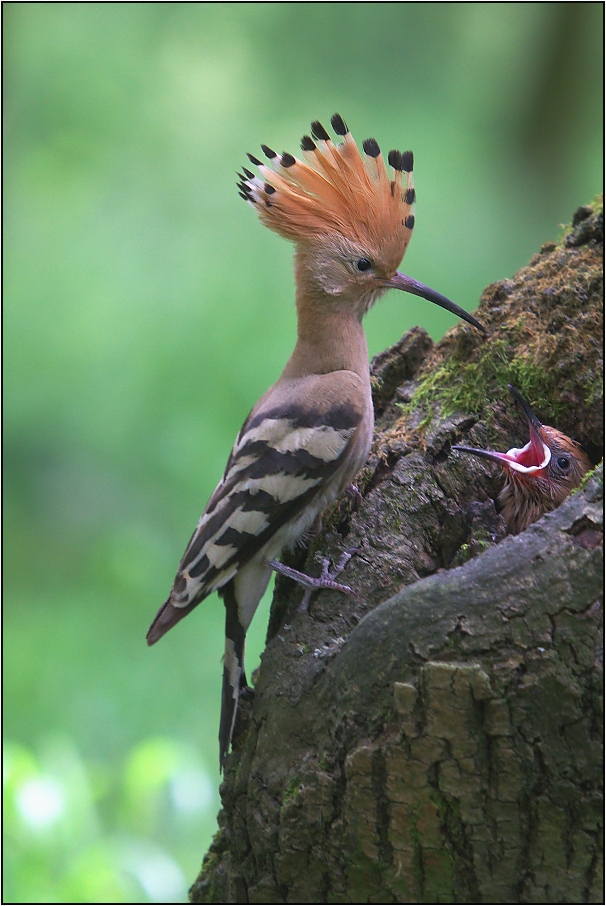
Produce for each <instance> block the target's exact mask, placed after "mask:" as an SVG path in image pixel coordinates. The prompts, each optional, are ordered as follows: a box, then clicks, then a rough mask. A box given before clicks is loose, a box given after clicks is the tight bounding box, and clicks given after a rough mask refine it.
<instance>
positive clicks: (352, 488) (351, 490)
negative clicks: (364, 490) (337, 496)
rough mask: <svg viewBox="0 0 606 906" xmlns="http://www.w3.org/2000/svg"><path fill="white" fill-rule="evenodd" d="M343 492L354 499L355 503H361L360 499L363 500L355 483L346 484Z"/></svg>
mask: <svg viewBox="0 0 606 906" xmlns="http://www.w3.org/2000/svg"><path fill="white" fill-rule="evenodd" d="M344 493H345V494H347V496H348V497H350V498H351V499H352V500H354V501H355V502H356V503H357V504H360V503H362V501H363V500H364V498H363V497H362V494H361V493H360V489H359V488H358V486H357V484H348V485H347V487H346V488H345V491H344Z"/></svg>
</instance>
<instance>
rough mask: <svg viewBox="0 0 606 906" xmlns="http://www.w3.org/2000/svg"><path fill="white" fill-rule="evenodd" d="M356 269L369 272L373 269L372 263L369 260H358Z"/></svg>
mask: <svg viewBox="0 0 606 906" xmlns="http://www.w3.org/2000/svg"><path fill="white" fill-rule="evenodd" d="M356 267H357V269H358V270H359V271H368V270H370V268H371V267H372V261H370V260H369V259H368V258H358V260H357V261H356Z"/></svg>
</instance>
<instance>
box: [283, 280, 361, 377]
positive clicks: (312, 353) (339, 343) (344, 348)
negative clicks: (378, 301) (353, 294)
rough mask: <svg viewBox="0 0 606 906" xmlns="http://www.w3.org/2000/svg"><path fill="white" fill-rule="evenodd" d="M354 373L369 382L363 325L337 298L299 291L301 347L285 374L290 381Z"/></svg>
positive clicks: (298, 311)
mask: <svg viewBox="0 0 606 906" xmlns="http://www.w3.org/2000/svg"><path fill="white" fill-rule="evenodd" d="M343 370H344V371H353V372H354V373H355V374H358V375H359V376H360V377H361V378H362V380H364V381H369V380H370V378H369V369H368V345H367V343H366V335H365V333H364V328H363V327H362V322H361V320H360V318H359V317H358V316H357V315H356V313H355V312H354V311H352V310H350V309H349V308H348V307H345V306H340V305H339V304H338V303H336V304H335V300H334V298H333V297H331V296H328V295H326V296H325V297H324V298H320V297H319V296H318V294H317V293H316V294H314V295H311V294H308V293H306V292H305V288H301V287H298V288H297V344H296V346H295V348H294V351H293V354H292V355H291V357H290V359H289V360H288V362H287V364H286V367H285V369H284V372H283V376H284V377H286V378H296V377H304V376H305V375H308V374H328V373H329V372H331V371H343Z"/></svg>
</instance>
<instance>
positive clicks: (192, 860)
mask: <svg viewBox="0 0 606 906" xmlns="http://www.w3.org/2000/svg"><path fill="white" fill-rule="evenodd" d="M3 12H4V51H5V70H4V73H5V78H4V91H5V181H4V192H5V195H4V200H5V207H4V226H5V231H4V237H5V247H4V266H5V270H4V302H5V305H4V339H5V344H4V351H5V358H4V368H5V398H4V403H5V405H4V416H5V460H4V462H5V495H4V499H5V535H4V537H5V682H4V691H5V731H6V734H7V738H8V740H9V742H8V743H7V748H6V758H5V793H6V795H5V800H4V801H5V818H6V843H5V846H6V861H5V899H8V900H11V899H12V900H13V901H15V900H16V901H22V902H23V901H26V902H52V901H57V902H59V901H62V902H70V901H71V902H95V901H96V902H121V901H123V902H127V901H133V902H141V901H146V900H149V901H158V902H167V901H176V900H179V899H183V898H184V897H185V895H186V886H187V883H188V882H190V881H191V880H192V879H193V878H194V876H195V873H196V870H197V866H198V863H199V860H200V858H201V856H202V855H203V852H204V850H205V848H206V846H207V844H208V842H209V840H210V836H211V834H212V832H213V830H214V821H215V814H216V810H217V807H218V793H217V789H218V783H219V776H218V773H217V743H216V735H217V728H218V710H219V689H220V679H221V666H220V657H221V652H222V623H223V616H222V607H221V605H220V603H219V602H218V600H217V599H216V597H214V598H211V599H210V600H209V601H208V603H207V604H204V605H203V606H202V607H201V608H200V609H199V610H198V611H197V612H196V614H195V615H194V616H191V617H189V618H188V620H187V621H186V622H185V623H183V624H181V625H180V626H179V627H178V628H177V629H176V630H175V631H174V632H173V633H170V634H169V636H167V638H166V639H164V640H162V642H161V643H160V644H159V645H158V646H157V647H156V648H154V649H152V650H151V651H150V650H147V649H146V647H145V642H144V635H145V631H146V629H147V626H148V624H149V623H150V622H151V619H152V617H153V615H154V613H155V610H156V608H157V607H158V606H159V605H160V604H161V602H162V600H163V597H164V595H165V594H166V592H167V590H168V588H169V587H170V583H171V581H172V578H173V575H174V571H175V568H176V566H177V563H178V560H179V557H180V556H181V553H182V550H183V548H184V545H185V543H186V542H187V539H188V537H189V535H190V533H191V530H192V529H193V526H194V525H195V523H196V521H197V519H198V517H199V514H200V511H201V509H202V507H203V505H204V503H205V501H206V499H207V497H208V495H209V494H210V492H211V491H212V488H213V487H214V484H215V483H216V481H217V479H218V478H219V476H220V475H221V473H222V470H223V466H224V463H225V460H226V457H227V454H228V451H229V449H230V446H231V443H232V440H233V437H234V436H235V434H236V432H237V430H238V428H239V426H240V423H241V421H242V419H243V417H244V416H245V415H246V413H247V412H248V410H249V408H250V406H251V405H252V404H253V403H254V401H255V400H256V399H257V397H258V396H259V395H260V394H261V393H262V392H263V391H264V390H265V389H266V387H267V386H268V385H269V384H270V383H271V382H272V381H273V380H275V379H276V377H277V376H278V374H279V372H280V370H281V367H282V366H283V364H284V362H285V361H286V358H287V357H288V355H289V353H290V349H291V347H292V343H293V338H294V332H295V317H294V307H293V304H292V297H293V293H292V276H291V267H290V255H291V250H290V249H289V247H288V244H287V243H285V242H283V241H281V240H280V239H279V238H278V237H276V236H273V235H271V234H270V233H269V232H267V231H266V230H264V229H262V228H261V227H260V225H259V224H258V223H256V218H255V215H254V212H253V211H251V210H250V209H249V208H247V207H246V206H245V205H244V204H242V202H241V201H240V199H239V198H238V195H237V192H236V190H235V186H234V182H235V171H236V170H237V169H239V168H240V167H241V166H242V163H245V162H246V159H245V156H244V154H245V151H247V150H250V151H253V152H255V151H256V149H257V148H258V144H259V143H260V142H267V143H269V144H270V145H272V146H274V147H277V148H278V150H282V149H284V150H296V148H297V147H298V140H299V138H300V136H301V135H302V134H303V133H304V132H305V131H307V130H308V128H309V122H310V121H311V120H312V119H316V118H320V119H321V120H324V121H327V120H328V119H329V117H330V115H331V114H332V113H334V112H335V111H339V112H340V113H342V114H343V116H344V117H345V119H346V120H347V122H348V123H349V125H350V127H351V128H352V131H353V133H354V136H355V137H356V139H357V140H358V142H361V141H362V139H364V138H366V137H368V136H369V135H372V136H375V137H376V138H377V139H378V141H379V142H380V143H381V144H383V145H384V146H385V147H392V146H395V147H401V146H402V147H403V146H406V147H411V148H413V149H414V151H415V161H416V166H415V182H416V186H417V193H418V199H419V202H418V205H417V226H416V228H415V238H414V240H413V243H412V247H411V249H410V251H409V252H408V254H407V257H406V262H405V270H406V271H407V272H408V273H410V274H412V275H413V276H414V277H416V278H417V279H419V280H422V281H424V282H426V283H428V284H430V285H431V286H433V287H435V288H436V289H438V290H439V291H441V292H443V293H445V294H446V295H448V296H450V297H451V298H452V299H454V300H455V301H456V302H458V303H459V304H462V305H464V306H466V307H467V308H469V309H472V308H474V307H475V304H476V300H477V298H478V296H479V292H480V290H481V289H482V287H483V286H484V285H485V284H487V283H490V282H492V281H494V280H497V279H500V278H503V277H507V276H508V275H510V274H511V273H513V272H514V271H515V270H516V268H518V267H519V266H521V265H522V264H524V263H525V262H526V261H527V260H528V258H529V257H530V255H531V254H533V253H534V252H535V251H537V250H538V248H539V246H540V244H541V243H542V242H544V241H546V240H547V239H549V238H555V236H556V235H557V232H558V227H557V224H558V222H566V221H568V220H570V217H571V214H572V212H573V211H574V209H575V208H576V207H577V206H578V205H579V204H582V203H585V202H587V201H589V200H590V199H591V198H592V197H593V196H594V195H595V193H596V191H597V190H598V189H599V186H600V183H601V174H602V161H601V148H602V123H601V112H602V101H601V86H602V72H601V58H602V47H601V41H602V4H598V3H520V4H517V3H456V4H444V3H402V4H387V3H323V4H297V3H244V4H231V3H222V4H213V3H210V4H198V3H138V4H130V3H113V4H103V3H86V4H66V3H46V4H36V3H15V4H7V5H6V6H5V7H4V10H3ZM392 296H393V298H392ZM415 323H421V324H422V325H423V326H425V327H426V328H427V329H429V330H430V332H431V333H432V334H433V336H434V337H438V336H440V335H441V334H442V333H443V332H444V330H445V329H446V328H447V327H448V326H450V325H451V324H452V323H453V319H452V318H451V317H450V316H448V315H447V314H446V313H444V312H442V311H441V310H439V309H437V308H436V307H433V306H430V305H428V304H425V303H423V302H421V301H420V300H418V299H416V298H413V297H404V296H403V294H397V293H393V294H391V296H390V297H388V298H386V299H385V300H384V301H382V302H381V304H380V305H379V306H377V307H376V309H375V310H373V311H372V312H371V313H370V315H369V317H368V319H367V329H368V335H369V345H370V349H371V353H376V352H378V351H379V350H381V349H382V348H384V347H385V346H386V345H388V344H390V343H392V342H395V341H396V340H397V339H398V338H399V337H400V336H401V334H402V333H403V332H404V331H405V330H406V329H408V328H409V327H410V326H412V325H413V324H415ZM33 578H35V579H36V582H35V583H34V582H33V581H30V580H33ZM26 579H27V582H26V581H25V580H26ZM264 606H265V613H262V614H259V615H258V616H257V619H256V620H255V622H254V623H253V629H252V631H251V636H250V641H249V656H248V669H249V672H250V671H252V669H253V668H254V666H255V659H256V658H258V654H259V652H260V650H261V649H262V644H263V636H264V631H265V624H266V609H267V602H266V603H265V605H264Z"/></svg>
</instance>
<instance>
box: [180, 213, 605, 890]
mask: <svg viewBox="0 0 606 906" xmlns="http://www.w3.org/2000/svg"><path fill="white" fill-rule="evenodd" d="M602 239H603V214H602V208H601V205H600V204H599V203H596V204H594V205H591V206H586V207H584V208H581V209H579V211H578V212H577V213H576V215H575V218H574V220H573V223H572V225H571V227H570V228H569V229H568V230H567V231H566V233H565V235H564V237H563V239H562V240H561V242H560V243H558V244H555V243H548V244H546V245H545V246H543V248H542V249H541V252H540V253H539V254H538V255H535V256H534V258H533V259H532V260H531V261H530V263H529V265H528V266H527V267H525V268H523V269H522V270H521V271H519V272H518V273H517V274H516V275H514V277H513V278H512V279H511V280H506V281H500V282H499V283H496V284H493V285H492V286H490V287H488V288H487V289H486V290H485V291H484V293H483V294H482V298H481V301H480V306H479V309H478V318H479V320H480V321H482V323H483V324H484V325H485V326H486V328H487V337H486V338H483V337H481V336H479V335H478V334H477V333H475V332H474V331H473V330H472V329H471V328H470V327H468V326H463V325H460V326H458V327H456V328H454V329H453V330H451V331H450V332H449V333H448V334H447V335H446V337H445V338H444V339H443V340H442V341H441V342H440V343H438V344H437V345H434V344H433V343H432V342H431V340H430V338H429V337H428V336H427V334H426V333H425V332H424V331H422V330H421V329H420V328H415V329H414V330H412V331H410V332H409V333H408V334H406V335H405V336H404V337H403V338H402V340H401V341H400V343H398V344H396V346H394V347H393V348H392V349H391V350H387V352H385V353H383V354H382V355H381V356H378V357H377V358H376V359H375V360H374V362H373V395H374V400H375V409H376V414H377V430H376V436H375V442H374V445H373V450H372V452H371V456H370V458H369V461H368V463H367V465H366V467H365V469H364V470H363V472H362V474H361V476H360V480H359V483H358V484H359V488H360V491H361V494H362V499H361V501H354V500H351V499H343V500H341V501H338V502H337V503H336V504H335V505H334V506H333V507H332V508H331V510H330V512H329V513H328V514H327V515H326V518H325V522H324V525H325V527H324V530H323V532H322V533H321V534H320V535H319V536H318V537H317V538H316V539H314V541H313V543H312V544H311V546H310V548H309V550H307V551H300V552H299V553H298V554H296V555H294V556H293V558H292V562H293V563H295V564H296V565H298V566H302V565H306V568H307V569H308V570H309V571H313V570H314V569H315V570H318V569H319V565H318V560H319V558H320V557H321V556H325V555H329V556H332V557H333V558H338V556H339V555H340V553H341V552H342V550H343V549H344V548H350V547H356V548H358V549H359V551H360V553H359V554H358V555H357V556H356V557H355V558H354V559H352V560H351V561H350V563H349V564H348V566H347V568H346V571H345V574H344V577H343V581H347V583H348V584H351V585H352V586H353V587H354V588H355V589H356V597H355V598H353V599H348V598H345V597H343V596H342V595H339V594H338V593H332V592H322V593H320V594H318V595H317V596H316V597H315V598H314V599H312V604H311V608H310V612H309V614H299V613H296V607H297V604H298V602H299V600H300V596H301V591H300V589H299V588H297V587H296V586H293V584H292V583H291V582H290V581H289V580H285V579H280V580H279V581H278V582H277V584H276V593H275V596H274V603H273V606H272V615H271V619H270V626H269V631H268V644H267V647H266V650H265V652H264V654H263V656H262V659H261V668H260V671H259V676H258V678H257V682H256V685H255V694H254V701H253V702H245V703H244V705H243V707H242V709H241V713H240V715H239V719H238V724H237V728H236V735H235V739H234V751H233V753H232V755H231V756H230V757H229V759H228V762H227V767H226V771H225V779H224V782H223V784H222V788H221V793H222V799H223V808H222V811H221V813H220V815H219V831H218V833H217V835H216V837H215V840H214V841H213V844H212V846H211V848H210V850H209V853H208V854H207V856H206V857H205V860H204V864H203V867H202V871H201V873H200V876H199V878H198V879H197V881H196V882H195V884H194V885H193V887H192V890H191V899H192V902H194V903H423V902H425V903H427V902H430V903H437V902H443V903H480V902H502V903H538V902H542V903H585V902H588V903H589V902H602V899H601V897H602V893H601V884H602V880H601V879H602V867H601V866H602V862H601V855H602V846H601V834H602V815H603V809H602V804H601V803H602V799H601V779H602V771H601V740H602V734H601V724H600V719H601V710H600V709H601V704H600V702H601V690H602V682H601V678H600V677H601V674H600V670H601V669H602V666H603V659H602V656H601V648H600V644H601V635H600V631H601V622H600V619H599V615H600V604H601V599H600V595H601V590H602V569H603V566H602V553H603V518H602V499H603V491H602V488H603V473H602V468H601V467H600V468H598V469H597V470H596V471H595V473H594V474H593V475H592V476H590V478H589V479H588V481H587V482H586V483H585V486H584V487H583V488H582V489H581V490H579V491H578V492H577V493H575V494H573V495H571V497H569V498H568V500H567V501H565V502H564V504H562V506H561V507H559V509H557V510H556V511H554V512H553V513H550V514H547V515H546V516H545V517H543V519H541V520H540V521H539V522H538V523H536V524H535V525H534V526H531V527H530V528H529V529H528V530H527V531H526V532H523V533H522V534H521V535H519V536H516V537H510V536H509V537H505V535H506V531H505V526H504V523H503V520H502V517H501V516H500V515H499V514H498V512H497V509H496V506H495V500H496V498H497V496H498V492H499V490H500V486H501V479H500V477H499V474H498V470H497V469H496V468H495V467H493V466H491V465H489V464H487V463H486V462H482V461H476V460H475V459H473V458H471V457H464V456H462V455H457V454H455V453H452V452H451V446H452V444H453V443H457V442H460V441H463V443H465V444H471V445H473V446H492V447H494V448H496V449H499V448H500V449H507V448H508V447H510V446H512V445H514V444H515V445H519V444H520V442H521V443H522V444H523V443H525V442H526V439H527V438H526V437H524V433H525V431H526V430H527V429H526V426H525V425H524V424H523V420H521V419H520V417H519V415H518V414H517V412H516V410H515V408H514V407H513V405H512V404H511V403H510V401H509V400H508V399H507V392H506V384H507V382H510V383H512V384H514V385H516V386H517V387H518V388H519V389H520V391H521V392H522V393H523V395H524V396H526V397H527V398H528V400H529V402H530V403H531V405H532V406H533V407H534V408H535V409H536V411H537V414H538V415H539V417H540V418H541V419H542V420H543V421H544V422H545V423H547V424H551V425H553V426H554V427H557V428H559V429H560V430H562V431H564V432H565V433H566V434H568V435H570V436H571V437H573V438H574V439H576V440H578V441H579V442H581V443H582V444H583V445H584V446H585V448H586V449H587V451H588V453H589V454H590V456H591V458H592V460H593V462H594V463H597V462H598V461H599V460H600V458H601V457H602V455H603V400H602V374H603V359H602V298H603V283H602V273H603V271H602V268H603V256H602V247H601V242H602Z"/></svg>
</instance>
